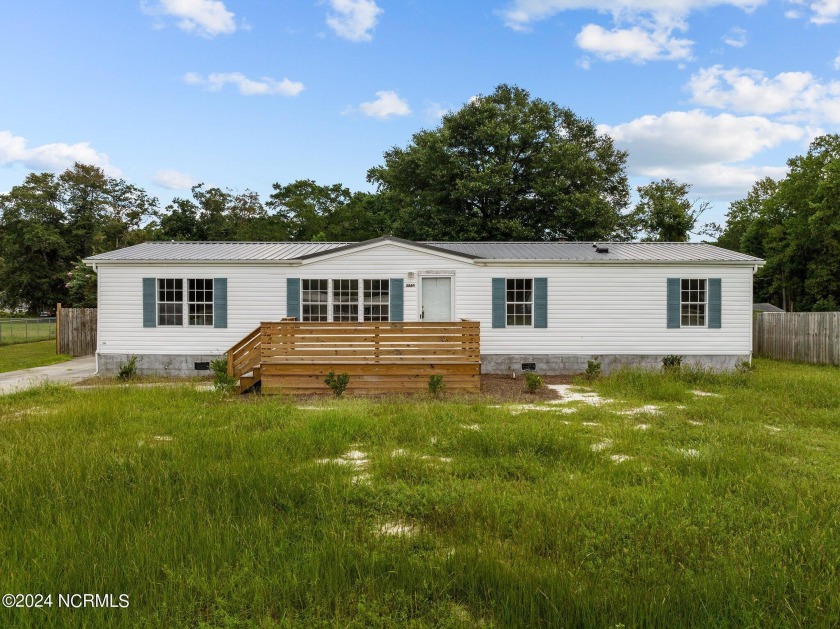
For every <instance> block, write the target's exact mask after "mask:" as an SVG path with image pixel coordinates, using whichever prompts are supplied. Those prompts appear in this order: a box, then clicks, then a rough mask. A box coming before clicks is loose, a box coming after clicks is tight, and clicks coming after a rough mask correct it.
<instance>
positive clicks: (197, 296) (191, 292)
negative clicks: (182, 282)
mask: <svg viewBox="0 0 840 629" xmlns="http://www.w3.org/2000/svg"><path fill="white" fill-rule="evenodd" d="M187 295H188V300H187V323H188V324H189V325H213V280H187Z"/></svg>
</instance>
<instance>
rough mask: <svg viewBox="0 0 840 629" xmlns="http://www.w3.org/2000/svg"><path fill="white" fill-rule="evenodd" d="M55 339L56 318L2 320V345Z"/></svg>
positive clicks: (0, 324)
mask: <svg viewBox="0 0 840 629" xmlns="http://www.w3.org/2000/svg"><path fill="white" fill-rule="evenodd" d="M54 338H55V317H37V318H35V317H33V318H17V317H15V318H13V319H0V345H13V344H15V343H32V342H34V341H48V340H50V339H54Z"/></svg>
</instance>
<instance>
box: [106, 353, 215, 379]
mask: <svg viewBox="0 0 840 629" xmlns="http://www.w3.org/2000/svg"><path fill="white" fill-rule="evenodd" d="M132 356H137V375H138V376H173V377H184V376H209V375H211V374H212V373H213V372H211V371H208V370H202V369H196V363H209V362H210V361H211V360H214V359H216V358H223V357H224V354H97V355H96V358H97V363H98V367H99V371H98V372H97V373H98V374H99V375H100V376H115V375H117V372H119V370H120V365H123V364H124V363H126V362H127V361H128V360H130V359H131V357H132ZM200 366H202V365H200V364H199V367H200Z"/></svg>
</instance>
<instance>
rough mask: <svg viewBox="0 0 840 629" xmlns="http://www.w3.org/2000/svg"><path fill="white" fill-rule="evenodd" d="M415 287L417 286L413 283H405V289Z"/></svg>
mask: <svg viewBox="0 0 840 629" xmlns="http://www.w3.org/2000/svg"><path fill="white" fill-rule="evenodd" d="M416 286H417V284H415V283H414V282H406V285H405V287H406V288H415V287H416Z"/></svg>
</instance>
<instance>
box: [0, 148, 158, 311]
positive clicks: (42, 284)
mask: <svg viewBox="0 0 840 629" xmlns="http://www.w3.org/2000/svg"><path fill="white" fill-rule="evenodd" d="M156 208H157V199H155V198H153V197H149V196H148V195H147V194H146V193H145V192H143V191H142V190H141V189H139V188H137V187H135V186H132V185H131V184H128V183H126V182H125V181H123V180H121V179H115V178H113V177H108V176H106V175H105V173H104V172H103V171H102V170H101V169H100V168H97V167H96V166H88V165H85V164H75V165H74V166H73V168H70V169H68V170H66V171H65V172H63V173H62V174H61V175H59V176H56V175H53V174H51V173H38V174H36V173H33V174H30V175H28V176H27V177H26V179H25V180H24V182H23V183H22V184H21V185H18V186H14V187H13V188H12V189H11V191H9V192H8V193H6V194H4V195H0V213H1V214H2V215H0V243H2V261H0V285H1V286H2V287H3V294H2V300H3V302H4V304H5V305H6V306H9V307H16V306H18V305H21V304H27V305H28V307H29V309H30V311H38V310H43V309H49V308H52V307H54V305H55V304H56V303H57V302H59V301H60V302H63V303H68V298H69V293H68V287H67V273H68V272H69V271H70V270H71V269H72V267H73V265H74V264H75V263H76V262H77V261H78V260H80V259H81V258H84V257H87V256H89V255H92V254H95V253H99V252H102V251H110V250H111V249H115V248H117V247H123V246H126V245H130V244H134V243H136V242H140V241H143V240H147V239H148V236H149V233H148V232H146V231H145V230H144V228H143V227H142V226H143V225H144V224H145V223H146V222H147V221H148V220H149V219H150V218H151V217H152V216H153V215H154V214H155V213H156Z"/></svg>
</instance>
